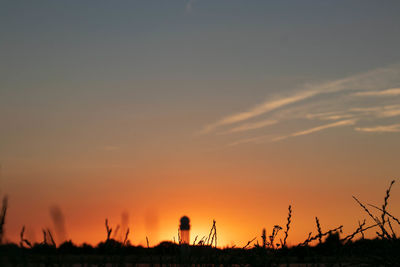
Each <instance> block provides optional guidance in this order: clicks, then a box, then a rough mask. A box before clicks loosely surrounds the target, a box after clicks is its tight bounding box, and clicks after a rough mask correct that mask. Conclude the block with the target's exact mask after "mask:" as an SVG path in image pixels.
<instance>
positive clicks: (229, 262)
mask: <svg viewBox="0 0 400 267" xmlns="http://www.w3.org/2000/svg"><path fill="white" fill-rule="evenodd" d="M394 183H395V181H392V182H391V183H390V186H389V188H388V189H387V191H386V194H385V196H384V199H383V204H382V205H381V206H380V207H378V206H375V205H370V204H369V205H365V204H364V203H362V202H361V201H359V200H358V199H357V198H356V197H353V198H354V200H355V201H356V202H357V203H358V204H359V205H360V207H361V208H362V209H363V210H364V211H365V212H366V214H367V215H368V216H369V218H370V220H369V221H370V222H369V223H368V222H367V221H366V220H364V221H363V222H360V223H359V225H358V226H357V228H356V229H355V230H354V232H353V233H352V234H350V235H347V236H342V228H343V226H342V225H339V226H338V227H336V228H334V229H330V230H328V231H322V229H321V228H322V227H321V224H320V222H319V219H318V218H317V217H316V218H315V222H316V234H312V233H309V235H308V238H307V239H306V240H304V242H301V243H299V244H297V245H295V246H291V247H288V246H287V245H286V241H287V239H288V237H289V235H290V230H291V222H292V220H293V218H292V207H291V206H289V207H288V216H287V223H286V225H285V226H283V227H282V226H279V225H275V226H274V227H273V229H272V230H271V232H270V233H271V234H270V235H267V231H266V230H265V229H264V230H263V231H262V235H261V236H260V238H256V239H253V240H250V241H249V242H248V243H247V244H246V245H245V246H244V247H240V248H239V247H225V248H218V247H217V227H216V222H215V221H214V222H213V224H212V227H211V230H210V233H209V235H208V236H204V237H203V238H201V239H199V240H197V238H196V239H195V241H194V242H193V244H183V243H181V242H180V241H179V242H169V241H164V242H161V243H160V244H158V245H157V246H154V247H149V246H147V247H142V246H132V245H131V244H130V242H129V229H128V231H127V232H126V233H125V238H124V240H122V241H117V240H115V239H113V238H111V233H112V232H113V229H112V228H111V227H110V226H109V224H108V221H107V220H106V221H105V230H106V239H105V241H104V242H100V243H99V244H98V245H97V246H91V245H88V244H83V245H80V246H77V245H75V244H74V243H73V242H72V241H67V242H64V243H62V244H59V245H57V244H56V243H55V242H54V239H53V235H52V233H51V231H50V230H48V229H47V230H43V241H42V242H41V243H35V244H32V243H31V242H30V241H29V240H27V239H26V238H25V237H24V231H25V229H24V228H23V229H22V230H21V234H20V243H19V244H13V243H5V244H2V245H1V246H0V253H1V254H0V263H1V266H399V265H400V254H399V251H400V240H399V239H398V237H397V235H396V233H395V230H394V226H395V224H396V227H397V226H398V225H400V221H399V220H398V219H397V218H396V217H395V216H394V215H392V214H391V213H390V212H389V211H388V209H387V207H388V203H389V198H390V191H391V188H392V186H393V184H394ZM7 206H8V203H7V198H4V200H3V206H2V210H1V218H0V223H1V228H0V233H1V238H2V237H3V235H4V225H5V221H6V220H5V218H6V215H7ZM366 231H375V233H376V236H375V238H372V239H367V238H365V237H364V233H365V232H366Z"/></svg>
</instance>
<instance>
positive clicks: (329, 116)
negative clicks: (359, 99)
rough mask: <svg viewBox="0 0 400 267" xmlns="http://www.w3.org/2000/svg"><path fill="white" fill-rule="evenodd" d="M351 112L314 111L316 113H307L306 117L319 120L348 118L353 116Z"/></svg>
mask: <svg viewBox="0 0 400 267" xmlns="http://www.w3.org/2000/svg"><path fill="white" fill-rule="evenodd" d="M353 117H354V115H353V114H344V113H339V112H324V113H316V114H307V115H306V118H307V119H310V120H311V119H319V120H329V121H336V120H342V119H349V118H353Z"/></svg>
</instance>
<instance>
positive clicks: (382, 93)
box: [354, 88, 400, 96]
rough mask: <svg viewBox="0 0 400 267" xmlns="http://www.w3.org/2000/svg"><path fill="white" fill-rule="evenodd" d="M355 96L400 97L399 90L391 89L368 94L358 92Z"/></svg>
mask: <svg viewBox="0 0 400 267" xmlns="http://www.w3.org/2000/svg"><path fill="white" fill-rule="evenodd" d="M354 95H355V96H397V95H400V88H391V89H387V90H383V91H369V92H358V93H355V94H354Z"/></svg>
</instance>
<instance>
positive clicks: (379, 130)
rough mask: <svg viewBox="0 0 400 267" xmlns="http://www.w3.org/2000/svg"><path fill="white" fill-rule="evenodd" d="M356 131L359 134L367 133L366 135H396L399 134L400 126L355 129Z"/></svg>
mask: <svg viewBox="0 0 400 267" xmlns="http://www.w3.org/2000/svg"><path fill="white" fill-rule="evenodd" d="M355 130H356V131H359V132H368V133H397V132H400V124H392V125H379V126H374V127H364V128H361V127H357V128H355Z"/></svg>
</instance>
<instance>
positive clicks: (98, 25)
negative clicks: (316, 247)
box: [0, 0, 400, 246]
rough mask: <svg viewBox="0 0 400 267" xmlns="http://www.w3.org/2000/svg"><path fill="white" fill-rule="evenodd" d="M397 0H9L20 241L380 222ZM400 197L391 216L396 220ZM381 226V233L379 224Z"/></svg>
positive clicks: (4, 31) (10, 110)
mask: <svg viewBox="0 0 400 267" xmlns="http://www.w3.org/2000/svg"><path fill="white" fill-rule="evenodd" d="M399 12H400V2H399V1H317V0H316V1H282V0H280V1H243V0H242V1H236V0H231V1H227V0H220V1H211V0H210V1H206V0H196V1H195V0H187V1H184V0H181V1H165V0H164V1H161V0H160V1H105V0H96V1H82V0H79V1H78V0H75V1H73V0H69V1H50V0H48V1H28V0H27V1H15V0H9V1H5V0H2V1H0V125H1V131H0V164H1V174H0V175H1V176H0V179H1V180H0V194H2V195H4V194H7V195H8V196H9V203H10V204H9V213H8V217H7V223H6V237H7V239H8V240H11V241H15V240H18V238H19V231H20V229H21V227H22V226H23V225H26V227H27V236H28V238H30V239H31V240H34V241H40V240H41V236H40V235H41V229H42V228H44V227H49V228H51V229H54V225H53V223H52V220H51V217H50V212H49V210H50V208H51V207H54V206H58V207H59V208H60V209H61V210H62V212H63V214H64V216H65V221H66V229H67V236H68V238H71V239H72V240H73V241H74V242H76V243H82V242H85V241H86V242H89V243H92V244H95V243H97V242H99V241H101V240H103V239H104V238H105V228H104V219H105V218H108V219H109V221H110V223H111V225H112V226H114V227H115V226H116V225H117V224H120V223H121V214H129V226H130V228H131V233H132V235H131V241H132V243H133V244H144V242H145V239H146V236H148V237H149V240H150V244H151V245H155V244H157V243H158V242H159V241H161V240H172V239H173V237H174V236H175V238H176V236H177V229H178V224H179V218H180V216H182V215H188V216H189V217H190V218H191V224H192V237H194V236H196V235H199V236H200V237H201V236H203V235H205V234H206V233H207V231H209V229H210V227H211V225H212V220H213V219H215V220H216V221H217V231H218V235H219V241H220V245H221V246H224V245H232V244H236V245H237V246H242V245H245V244H246V243H247V241H248V240H251V239H252V238H254V237H255V236H260V235H261V230H262V228H263V227H266V228H267V234H268V232H270V231H271V229H272V227H273V225H275V224H280V225H282V226H284V225H285V223H286V216H287V207H288V205H289V204H291V205H292V206H293V219H292V221H293V225H292V231H293V232H291V233H290V235H289V239H288V241H289V243H292V244H293V243H296V242H300V241H303V240H304V239H306V238H307V236H308V233H309V232H310V231H315V216H318V217H319V219H320V221H321V224H322V227H323V229H326V230H327V229H328V228H333V227H336V226H338V225H341V224H343V225H344V232H345V233H348V232H352V231H353V230H354V229H355V228H357V226H358V220H362V219H364V218H366V216H365V214H364V213H363V211H362V210H361V209H360V208H359V207H358V206H357V204H356V203H355V202H354V200H353V199H352V197H351V196H352V195H356V196H358V197H359V198H360V200H362V201H365V202H366V203H375V204H379V205H380V204H381V203H382V201H383V197H384V193H385V190H386V188H387V186H388V185H389V183H390V181H391V180H392V179H394V178H398V177H399V173H400V164H399V158H400V51H399V47H400V17H399ZM398 186H399V185H397V184H395V185H394V188H393V192H392V196H391V198H392V199H390V201H389V203H390V204H389V211H390V212H392V213H393V214H395V215H397V216H399V214H400V190H399V189H398ZM371 223H372V222H370V224H371Z"/></svg>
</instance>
